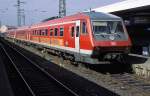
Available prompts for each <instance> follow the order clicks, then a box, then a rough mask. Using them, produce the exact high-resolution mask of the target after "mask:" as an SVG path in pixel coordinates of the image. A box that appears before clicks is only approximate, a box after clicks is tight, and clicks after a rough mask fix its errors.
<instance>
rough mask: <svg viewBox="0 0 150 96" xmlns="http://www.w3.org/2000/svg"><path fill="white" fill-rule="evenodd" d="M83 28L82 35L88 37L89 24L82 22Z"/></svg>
mask: <svg viewBox="0 0 150 96" xmlns="http://www.w3.org/2000/svg"><path fill="white" fill-rule="evenodd" d="M81 26H82V27H81V28H82V29H81V30H82V32H81V34H82V35H87V34H88V32H87V23H86V22H85V21H84V22H82V25H81Z"/></svg>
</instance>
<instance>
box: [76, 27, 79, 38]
mask: <svg viewBox="0 0 150 96" xmlns="http://www.w3.org/2000/svg"><path fill="white" fill-rule="evenodd" d="M79 32H80V28H79V26H77V27H76V37H79V34H80V33H79Z"/></svg>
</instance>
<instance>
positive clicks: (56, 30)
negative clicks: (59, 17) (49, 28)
mask: <svg viewBox="0 0 150 96" xmlns="http://www.w3.org/2000/svg"><path fill="white" fill-rule="evenodd" d="M57 35H58V29H57V28H55V36H57Z"/></svg>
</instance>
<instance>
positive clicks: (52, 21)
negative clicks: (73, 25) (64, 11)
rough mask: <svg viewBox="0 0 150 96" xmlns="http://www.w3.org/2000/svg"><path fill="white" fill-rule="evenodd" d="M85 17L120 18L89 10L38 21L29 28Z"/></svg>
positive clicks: (92, 18) (98, 18)
mask: <svg viewBox="0 0 150 96" xmlns="http://www.w3.org/2000/svg"><path fill="white" fill-rule="evenodd" d="M85 18H90V19H91V20H102V21H103V20H104V21H112V20H121V18H120V17H118V16H115V15H112V14H108V13H102V12H93V11H91V12H82V13H77V14H74V15H71V16H65V17H63V18H57V19H53V20H49V21H46V22H40V23H37V24H33V25H32V26H31V28H37V27H47V26H49V25H50V24H56V23H63V22H68V21H74V20H79V19H85Z"/></svg>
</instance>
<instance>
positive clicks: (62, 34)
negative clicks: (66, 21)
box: [59, 27, 64, 37]
mask: <svg viewBox="0 0 150 96" xmlns="http://www.w3.org/2000/svg"><path fill="white" fill-rule="evenodd" d="M59 30H60V34H59V36H61V37H62V36H64V27H60V28H59Z"/></svg>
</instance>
